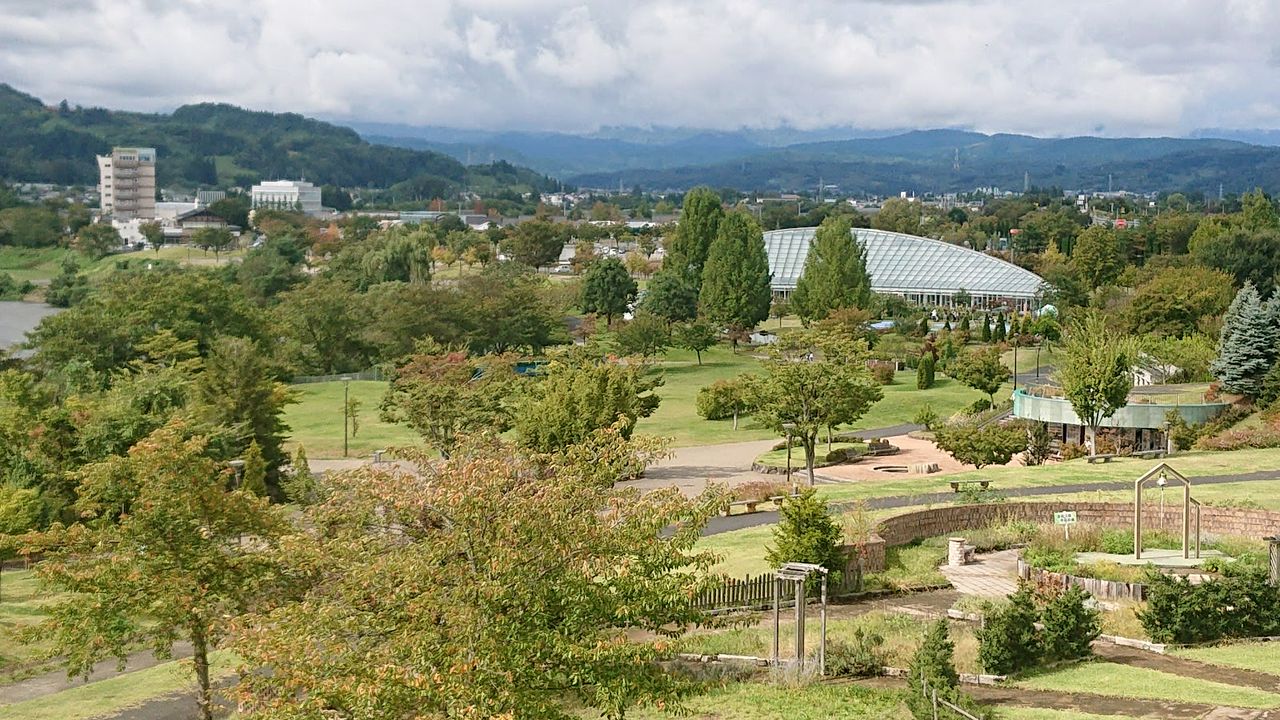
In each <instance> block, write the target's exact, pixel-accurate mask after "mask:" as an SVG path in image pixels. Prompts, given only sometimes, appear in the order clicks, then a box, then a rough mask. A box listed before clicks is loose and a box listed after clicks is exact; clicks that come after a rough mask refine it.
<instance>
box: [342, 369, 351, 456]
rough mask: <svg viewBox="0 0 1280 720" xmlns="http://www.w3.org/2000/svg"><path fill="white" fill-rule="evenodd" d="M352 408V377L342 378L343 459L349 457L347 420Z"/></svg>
mask: <svg viewBox="0 0 1280 720" xmlns="http://www.w3.org/2000/svg"><path fill="white" fill-rule="evenodd" d="M350 408H351V376H350V375H343V376H342V457H346V456H347V442H348V435H347V425H348V423H347V419H348V417H349V416H350V414H351V413H350Z"/></svg>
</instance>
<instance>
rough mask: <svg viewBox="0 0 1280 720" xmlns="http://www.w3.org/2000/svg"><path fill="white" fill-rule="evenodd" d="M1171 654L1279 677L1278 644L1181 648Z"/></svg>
mask: <svg viewBox="0 0 1280 720" xmlns="http://www.w3.org/2000/svg"><path fill="white" fill-rule="evenodd" d="M1172 654H1173V655H1177V656H1178V657H1184V658H1187V659H1189V660H1198V661H1200V662H1203V663H1209V664H1210V665H1222V666H1225V667H1232V668H1240V669H1242V670H1254V671H1257V672H1263V673H1271V674H1272V675H1280V644H1278V643H1274V642H1238V643H1232V644H1230V645H1218V646H1216V647H1203V648H1181V649H1177V650H1173V651H1172Z"/></svg>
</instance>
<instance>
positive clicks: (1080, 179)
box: [356, 124, 1280, 195]
mask: <svg viewBox="0 0 1280 720" xmlns="http://www.w3.org/2000/svg"><path fill="white" fill-rule="evenodd" d="M356 127H357V129H358V130H360V131H361V132H362V133H363V134H364V136H365V137H366V139H369V140H370V141H372V142H378V143H386V144H393V145H399V146H402V147H411V148H418V149H430V150H435V151H437V152H442V153H445V154H448V155H450V156H452V157H454V158H455V159H459V160H462V161H463V162H467V161H470V162H489V161H490V160H493V159H496V160H506V161H508V162H512V163H516V164H520V165H526V166H528V167H531V168H534V169H535V170H538V171H539V172H544V173H547V174H550V175H553V176H556V177H559V178H561V179H563V180H565V181H566V182H569V183H572V184H574V185H579V186H583V187H596V188H616V187H618V186H619V185H621V186H623V187H625V188H631V187H634V186H640V187H643V188H646V189H656V190H663V189H684V188H688V187H691V186H694V185H701V184H706V185H712V186H716V187H734V188H739V189H742V190H812V189H816V188H817V186H818V184H819V183H823V184H829V185H837V186H839V189H840V191H841V192H843V193H846V194H863V193H870V194H878V195H883V194H896V193H898V192H901V191H904V190H905V191H909V192H917V193H924V192H957V191H969V190H973V189H974V188H977V187H990V186H998V187H1001V188H1005V189H1014V190H1017V189H1021V188H1022V187H1023V184H1024V182H1029V183H1030V184H1032V185H1035V186H1041V187H1047V186H1058V187H1062V188H1065V189H1072V190H1083V191H1095V190H1107V189H1108V188H1111V189H1117V190H1119V189H1127V190H1134V191H1151V190H1162V191H1174V190H1177V191H1186V192H1193V193H1205V192H1207V193H1213V194H1216V193H1217V192H1218V188H1219V184H1221V185H1222V188H1223V190H1224V191H1226V192H1240V191H1243V190H1247V189H1251V188H1253V187H1255V186H1260V187H1263V188H1265V189H1269V190H1276V189H1280V147H1275V146H1276V145H1280V132H1276V131H1224V130H1205V131H1200V132H1199V133H1198V135H1201V136H1200V137H1194V138H1097V137H1074V138H1056V139H1055V138H1036V137H1031V136H1027V135H1009V134H997V135H986V134H982V133H976V132H968V131H964V130H926V131H910V132H896V133H894V132H881V133H874V132H865V131H858V130H855V129H851V128H833V129H829V130H822V131H800V130H793V129H786V128H784V129H780V130H769V131H762V130H741V131H735V132H708V131H698V130H692V129H686V128H658V129H640V128H607V129H605V130H602V131H599V132H596V133H591V134H586V135H571V134H564V133H548V132H511V131H507V132H485V131H459V130H452V129H448V128H431V127H426V128H412V127H407V126H394V125H369V124H357V125H356Z"/></svg>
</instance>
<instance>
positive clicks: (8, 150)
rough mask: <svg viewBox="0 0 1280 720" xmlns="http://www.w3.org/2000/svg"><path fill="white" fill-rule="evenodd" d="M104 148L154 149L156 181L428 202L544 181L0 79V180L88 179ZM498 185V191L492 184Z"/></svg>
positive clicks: (188, 110)
mask: <svg viewBox="0 0 1280 720" xmlns="http://www.w3.org/2000/svg"><path fill="white" fill-rule="evenodd" d="M112 146H142V147H154V148H156V150H157V153H158V157H159V162H158V163H157V174H158V178H157V181H158V183H159V184H160V185H161V186H164V187H170V186H190V187H195V186H204V187H213V186H231V185H237V186H245V185H249V184H252V183H254V182H256V181H258V180H261V179H270V178H306V179H307V180H310V181H312V182H314V183H316V184H317V185H320V184H331V185H340V186H347V187H361V186H366V187H367V186H372V187H382V188H385V187H391V186H393V185H397V184H399V185H401V186H410V187H412V188H414V189H415V190H416V192H415V193H414V194H417V195H420V196H422V197H425V198H427V199H429V198H431V197H433V196H444V195H445V194H447V193H449V192H451V191H454V190H456V189H460V188H461V187H463V186H464V185H476V184H478V185H481V186H484V189H485V190H488V191H492V190H496V189H508V190H509V189H512V186H513V185H514V186H517V187H518V186H521V185H522V186H525V187H526V189H527V188H529V187H533V186H542V187H546V188H549V187H551V186H552V182H551V181H550V180H547V179H546V178H544V177H542V176H540V175H538V174H537V173H534V172H532V171H529V170H525V169H523V168H514V167H512V166H510V165H507V164H505V163H498V164H496V165H493V166H475V167H470V168H468V167H465V166H464V165H463V164H462V163H460V162H458V161H457V160H454V159H453V158H450V157H448V156H446V155H442V154H440V153H436V152H430V151H423V150H412V149H407V148H398V147H389V146H386V145H373V144H370V143H368V142H366V141H365V140H363V139H362V138H361V137H360V136H359V135H358V134H356V132H355V131H354V130H351V129H349V128H345V127H339V126H337V125H332V124H329V123H326V122H321V121H319V120H313V119H310V118H306V117H303V116H301V115H297V114H295V113H269V112H255V111H250V110H244V109H242V108H238V107H235V106H232V105H222V104H212V103H202V104H198V105H185V106H183V107H180V108H178V109H177V110H175V111H174V112H173V113H172V114H169V115H165V114H149V113H134V112H122V111H114V110H105V109H102V108H81V107H71V106H68V105H67V104H66V103H65V102H64V103H62V104H60V105H58V106H56V107H48V106H46V105H45V104H44V103H43V102H42V101H41V100H40V99H38V98H35V97H32V96H30V95H27V94H25V93H22V92H20V91H18V90H16V89H14V88H13V87H10V86H9V85H5V84H0V180H10V181H26V182H52V183H59V184H67V185H70V184H84V185H93V184H95V183H96V182H97V179H98V168H97V164H96V163H95V162H94V159H93V158H94V155H95V154H103V153H106V152H107V151H109V150H110V149H111V147H112ZM495 186H497V187H495Z"/></svg>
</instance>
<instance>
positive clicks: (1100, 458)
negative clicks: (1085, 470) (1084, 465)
mask: <svg viewBox="0 0 1280 720" xmlns="http://www.w3.org/2000/svg"><path fill="white" fill-rule="evenodd" d="M1113 457H1115V454H1114V453H1107V454H1105V455H1090V456H1089V464H1090V465H1092V464H1094V463H1100V462H1101V463H1109V462H1111V458H1113Z"/></svg>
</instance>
